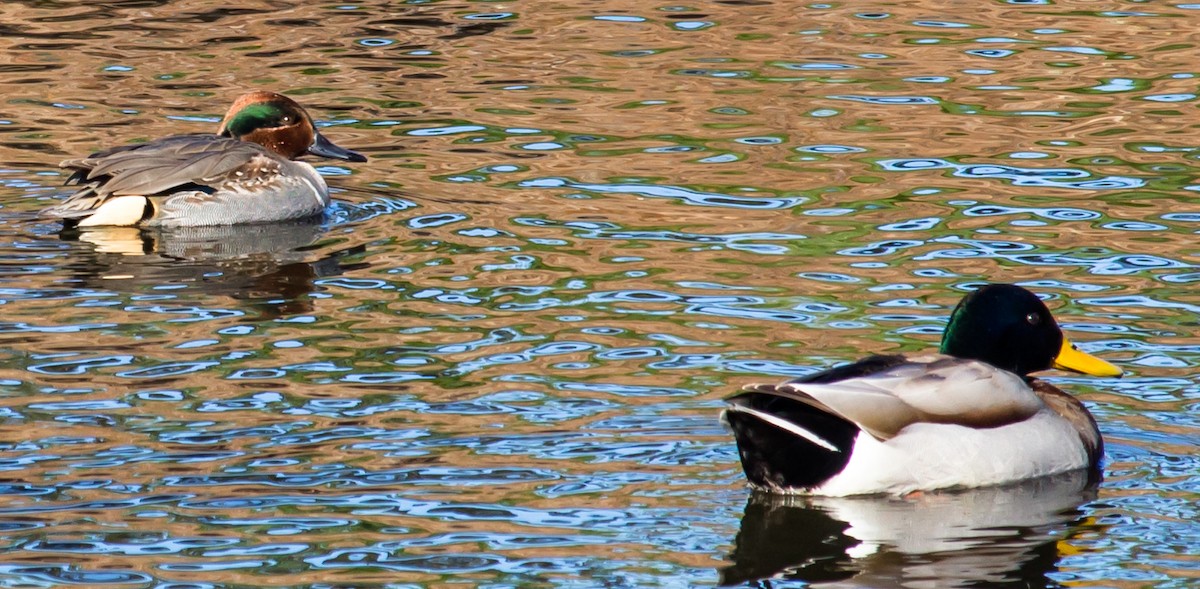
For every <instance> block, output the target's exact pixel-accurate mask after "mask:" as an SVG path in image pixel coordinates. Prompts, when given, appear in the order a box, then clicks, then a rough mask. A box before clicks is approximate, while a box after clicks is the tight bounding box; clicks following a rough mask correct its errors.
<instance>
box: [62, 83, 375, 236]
mask: <svg viewBox="0 0 1200 589" xmlns="http://www.w3.org/2000/svg"><path fill="white" fill-rule="evenodd" d="M302 155H316V156H321V157H328V158H335V159H341V160H348V161H352V162H365V161H367V158H366V157H364V156H363V155H362V154H359V153H357V152H354V151H350V150H348V149H344V148H341V147H338V146H337V145H334V144H333V143H331V142H330V141H329V140H328V139H326V138H325V137H324V136H323V135H321V134H320V133H319V132H317V129H316V127H315V126H314V125H313V122H312V117H310V116H308V113H307V112H305V110H304V108H303V107H301V106H300V105H299V104H297V103H296V101H294V100H292V99H291V98H288V97H286V96H283V95H282V94H276V93H274V92H262V91H259V92H251V93H249V94H244V95H242V96H241V97H239V98H238V99H237V100H236V101H234V103H233V105H232V106H231V107H229V112H228V113H227V114H226V115H225V118H224V120H223V121H222V122H221V127H220V128H219V129H218V130H217V133H216V134H195V135H175V136H171V137H164V138H162V139H157V140H154V141H150V142H148V143H141V144H138V145H125V146H121V147H115V148H112V149H107V150H104V151H100V152H97V153H93V154H92V155H90V156H88V157H85V158H80V159H69V160H66V161H64V162H62V163H61V164H60V166H62V167H64V168H66V169H68V170H70V171H71V176H70V177H69V178H68V179H67V185H78V186H80V188H79V189H78V190H77V191H76V192H75V193H74V194H72V195H70V196H68V197H67V198H66V200H64V201H63V202H61V203H59V204H57V205H55V206H52V207H50V208H48V209H46V210H44V211H42V216H43V217H46V218H53V219H62V221H63V224H64V226H66V227H74V226H79V227H90V226H99V225H117V226H128V225H138V226H143V227H199V226H212V225H236V224H243V223H266V222H274V221H288V220H293V219H301V218H307V217H313V216H316V215H319V214H320V213H322V212H323V211H324V210H325V207H327V206H328V205H329V187H328V186H326V184H325V180H324V179H323V178H321V175H320V174H318V173H317V170H316V169H314V168H313V167H312V166H310V165H308V164H306V163H304V162H298V161H294V160H295V158H298V157H300V156H302Z"/></svg>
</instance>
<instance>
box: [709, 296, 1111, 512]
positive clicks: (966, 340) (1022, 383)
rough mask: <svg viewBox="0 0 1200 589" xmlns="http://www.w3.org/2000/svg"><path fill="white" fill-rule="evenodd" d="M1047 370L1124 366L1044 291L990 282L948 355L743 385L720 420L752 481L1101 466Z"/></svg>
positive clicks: (895, 484) (901, 484)
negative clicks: (1090, 348) (1061, 320)
mask: <svg viewBox="0 0 1200 589" xmlns="http://www.w3.org/2000/svg"><path fill="white" fill-rule="evenodd" d="M1049 368H1058V369H1062V370H1071V371H1075V372H1081V373H1084V374H1091V375H1095V376H1120V375H1121V370H1120V369H1119V368H1117V367H1116V366H1113V365H1112V364H1109V363H1108V362H1105V361H1103V360H1100V359H1099V358H1096V357H1093V356H1091V355H1088V354H1085V353H1083V352H1081V351H1079V350H1078V349H1076V348H1075V346H1074V345H1072V344H1071V342H1070V341H1068V340H1067V338H1066V337H1065V336H1064V335H1063V333H1062V331H1061V330H1060V329H1059V327H1058V323H1057V322H1055V320H1054V317H1053V316H1052V315H1051V314H1050V311H1049V309H1047V308H1046V305H1045V304H1043V303H1042V301H1041V300H1039V299H1038V298H1037V296H1036V295H1034V294H1033V293H1031V292H1029V291H1028V290H1025V289H1024V288H1021V287H1019V286H1014V285H1010V284H993V285H988V286H985V287H983V288H980V289H979V290H976V291H974V292H972V293H970V294H968V295H967V296H966V297H965V298H963V300H962V301H961V302H960V303H959V304H958V306H957V307H955V309H954V312H953V313H952V314H951V315H950V321H949V323H948V324H947V326H946V331H945V333H944V334H943V336H942V345H941V349H940V353H938V354H928V355H923V356H913V357H905V356H900V355H888V356H871V357H868V358H865V359H863V360H859V361H858V362H854V363H852V364H848V365H844V366H838V367H836V368H832V369H829V370H825V371H822V372H818V373H816V374H812V375H809V376H806V377H803V378H798V379H795V380H791V381H788V382H785V383H782V384H777V385H767V384H754V385H749V386H747V387H745V389H744V392H742V393H741V394H738V395H736V396H733V397H731V398H730V399H729V400H728V403H729V405H728V407H727V408H726V409H725V411H724V412H723V413H722V420H723V421H724V422H725V423H726V424H728V426H729V427H730V428H731V429H732V430H733V434H734V436H735V437H736V439H737V446H738V453H739V455H740V457H741V460H742V467H743V469H744V470H745V472H746V477H747V478H748V479H749V480H750V484H751V485H752V486H753V487H755V488H757V489H762V490H766V491H771V492H780V493H814V494H820V495H833V496H844V495H860V494H872V493H891V494H897V495H903V494H906V493H909V492H912V491H919V490H929V489H941V488H950V487H982V486H988V485H997V484H1002V483H1007V482H1013V481H1019V480H1024V479H1031V478H1036V477H1041V476H1048V475H1052V474H1057V473H1063V472H1069V471H1073V470H1078V469H1092V471H1094V472H1098V469H1099V463H1100V458H1101V456H1102V454H1103V440H1102V439H1101V437H1100V430H1099V429H1098V428H1097V427H1096V421H1095V420H1094V419H1093V418H1092V415H1091V414H1090V413H1088V411H1087V409H1086V408H1085V407H1084V406H1083V404H1082V403H1080V402H1079V401H1078V400H1076V399H1075V398H1074V397H1072V396H1070V395H1068V394H1067V393H1064V392H1063V391H1061V390H1059V389H1057V388H1055V387H1054V386H1052V385H1050V384H1048V383H1046V382H1044V381H1041V380H1038V379H1036V378H1033V377H1030V376H1029V374H1030V373H1031V372H1037V371H1040V370H1047V369H1049Z"/></svg>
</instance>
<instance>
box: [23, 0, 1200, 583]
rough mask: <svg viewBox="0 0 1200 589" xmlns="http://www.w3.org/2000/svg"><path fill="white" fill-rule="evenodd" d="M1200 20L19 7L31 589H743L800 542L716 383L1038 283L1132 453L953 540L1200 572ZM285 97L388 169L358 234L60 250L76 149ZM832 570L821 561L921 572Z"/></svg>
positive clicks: (1065, 572)
mask: <svg viewBox="0 0 1200 589" xmlns="http://www.w3.org/2000/svg"><path fill="white" fill-rule="evenodd" d="M1101 8H1102V9H1103V10H1101ZM1194 12H1195V9H1194V7H1191V6H1190V5H1186V4H1181V5H1174V6H1166V5H1158V4H1153V5H1152V4H1144V3H1133V2H1130V3H1117V4H1115V5H1112V6H1104V7H1097V6H1094V5H1093V4H1092V3H1082V2H1060V3H1057V4H1048V3H1036V4H1035V3H1003V2H989V3H986V4H977V5H975V6H973V7H972V9H971V10H969V11H965V10H963V9H962V7H961V5H960V4H957V3H949V2H943V3H936V2H909V3H898V4H897V3H892V4H887V5H883V4H866V5H864V4H860V3H846V4H838V3H806V4H797V3H791V2H769V1H763V0H753V1H750V0H747V1H736V0H726V1H705V2H701V3H693V4H671V3H658V4H646V3H644V2H627V1H625V2H622V1H605V2H594V3H585V4H579V3H550V2H535V1H512V2H429V3H418V2H412V3H383V2H354V3H351V2H347V3H343V4H337V3H331V4H302V5H296V3H268V2H252V3H249V4H246V3H243V4H237V5H232V4H228V3H220V2H202V1H184V2H144V1H136V2H133V1H130V2H105V3H102V4H96V3H73V2H25V3H7V4H4V5H0V17H2V18H0V22H3V23H4V25H3V26H4V28H3V31H4V32H5V34H4V35H3V36H0V51H2V55H3V56H4V58H5V59H4V63H3V64H0V89H2V90H3V94H4V97H5V98H4V99H3V100H2V101H0V205H2V206H3V210H0V234H2V236H0V309H2V310H3V312H4V313H3V315H2V316H0V399H2V402H0V419H2V420H3V421H2V423H3V429H0V450H3V454H2V455H0V469H2V472H0V530H4V533H3V534H2V536H3V538H4V542H3V544H0V546H2V548H0V551H2V554H0V585H2V586H21V584H22V583H24V584H25V585H29V584H42V585H61V584H66V583H69V582H75V583H77V584H81V585H84V586H101V585H109V584H113V585H122V584H123V585H127V586H160V587H169V586H172V585H170V583H181V584H186V583H191V585H176V586H228V587H236V586H259V585H265V586H284V585H287V586H308V587H319V586H356V587H362V586H385V585H387V584H391V585H389V586H401V585H400V584H409V585H415V586H442V585H447V584H450V583H455V582H458V583H466V584H476V585H483V586H512V585H523V586H551V585H553V586H558V585H572V586H588V587H591V586H620V587H649V586H671V587H678V586H696V585H714V584H717V583H718V582H719V580H720V579H719V576H718V570H722V569H727V568H728V567H730V566H733V565H734V564H736V562H735V561H737V560H738V558H739V557H738V556H737V555H735V554H734V552H735V551H734V545H735V538H737V537H738V534H739V530H740V531H741V533H742V534H746V533H747V531H748V530H750V531H756V530H757V531H761V532H764V534H768V535H769V534H770V533H772V530H771V529H769V526H767V525H766V524H761V525H760V524H759V523H755V522H754V521H750V522H747V521H745V520H743V516H744V515H745V514H744V513H743V512H742V508H743V506H744V505H746V501H747V497H748V492H747V491H746V489H745V488H744V486H743V481H742V478H741V475H740V472H739V468H738V465H737V458H736V454H735V452H734V450H733V443H732V439H731V438H730V437H729V435H728V434H726V433H725V432H723V431H722V430H721V429H720V427H719V425H718V423H717V421H716V418H715V416H716V413H717V412H718V411H719V407H720V405H721V403H720V399H721V397H722V396H724V395H725V394H727V393H728V392H730V391H733V390H735V389H736V387H737V386H738V385H740V384H743V383H745V382H750V381H755V380H761V379H763V378H764V377H766V378H783V377H785V376H788V375H794V374H800V373H805V372H807V371H810V370H815V369H817V368H822V367H826V366H828V365H831V364H833V363H837V362H842V361H846V360H849V359H853V358H856V357H858V356H860V355H862V354H865V353H867V352H904V351H912V350H917V349H923V348H926V347H928V346H930V345H932V343H933V342H934V341H936V340H937V337H938V333H939V331H940V328H941V325H942V322H943V321H944V318H945V316H946V315H947V314H948V312H949V309H950V306H951V305H953V304H954V303H955V302H956V301H957V300H958V299H959V298H960V296H961V291H963V290H965V289H967V288H970V287H971V286H973V285H974V284H976V283H977V282H980V281H983V280H1005V281H1016V282H1021V283H1023V284H1025V285H1027V286H1029V287H1031V288H1034V289H1035V290H1038V291H1039V292H1042V293H1045V294H1046V295H1047V296H1048V297H1050V299H1051V300H1050V305H1051V307H1052V308H1053V309H1054V311H1055V313H1056V315H1057V316H1059V317H1060V318H1062V319H1063V321H1064V323H1065V327H1066V328H1067V330H1068V331H1070V332H1071V337H1072V339H1073V340H1076V341H1079V342H1081V343H1082V344H1083V345H1084V347H1086V348H1087V349H1088V350H1090V351H1093V352H1097V353H1099V354H1100V355H1102V356H1104V357H1106V358H1107V359H1111V360H1114V361H1117V362H1118V363H1120V364H1121V365H1122V367H1123V368H1126V369H1127V370H1128V371H1129V372H1130V376H1129V377H1127V378H1125V379H1123V380H1120V381H1116V380H1098V379H1076V378H1058V379H1056V382H1059V383H1061V384H1062V385H1063V386H1064V387H1066V388H1069V389H1070V390H1072V391H1075V392H1077V393H1079V394H1080V396H1081V397H1082V398H1083V399H1084V400H1085V401H1086V402H1088V403H1089V406H1090V407H1092V409H1093V411H1094V412H1095V413H1096V415H1097V417H1098V419H1099V421H1100V422H1101V424H1102V430H1103V431H1104V434H1105V436H1106V439H1107V441H1108V459H1109V462H1108V468H1107V480H1106V482H1105V483H1104V484H1103V485H1102V486H1101V487H1100V489H1099V490H1098V495H1099V498H1098V499H1097V500H1095V501H1088V500H1087V499H1088V498H1084V497H1081V498H1079V500H1080V501H1084V503H1083V504H1082V505H1081V506H1079V507H1078V509H1079V512H1080V515H1078V517H1075V515H1074V514H1073V512H1071V514H1072V515H1071V518H1070V519H1069V521H1068V518H1065V517H1060V516H1061V514H1063V513H1067V512H1068V511H1069V510H1067V511H1058V510H1049V511H1048V512H1047V513H1049V515H1048V516H1047V519H1046V520H1045V521H1044V522H1041V524H1039V525H1037V526H1033V525H1029V524H1028V523H1027V522H1026V523H1023V522H1021V521H1017V520H1015V519H1014V520H1013V521H1010V522H1007V523H1008V527H1011V528H1013V529H1015V530H1016V531H1015V532H1014V534H1015V536H1004V537H1003V538H1002V539H999V540H997V539H994V538H993V539H991V540H989V539H987V538H986V537H985V538H984V539H982V540H978V542H979V544H977V545H973V548H972V547H967V548H964V549H963V550H961V551H959V552H962V553H963V554H962V556H965V557H966V558H968V559H969V558H972V557H975V556H979V555H980V554H981V553H982V554H992V553H1004V550H1005V547H1012V546H1026V545H1027V544H1028V545H1030V546H1034V547H1035V549H1036V550H1035V552H1037V554H1038V555H1040V556H1038V557H1037V558H1035V559H1034V561H1031V562H1035V564H1036V566H1032V568H1031V569H1030V570H1032V571H1033V572H1032V574H1024V573H1021V574H1019V575H1018V576H1019V577H1021V578H1022V579H1028V578H1035V579H1039V580H1040V582H1041V581H1044V582H1045V584H1056V583H1057V584H1063V585H1066V584H1071V585H1081V586H1092V585H1102V586H1125V585H1138V586H1142V585H1147V584H1155V585H1156V586H1165V587H1172V586H1177V587H1183V586H1186V583H1187V579H1188V577H1189V576H1192V575H1194V569H1195V567H1194V566H1193V563H1192V562H1191V560H1190V559H1188V558H1186V557H1184V556H1176V554H1175V553H1176V552H1177V551H1176V547H1178V546H1189V545H1193V544H1195V543H1196V542H1197V541H1198V540H1200V538H1198V537H1197V534H1196V530H1195V529H1194V526H1193V525H1191V523H1190V522H1193V521H1195V519H1196V517H1197V514H1196V509H1195V505H1194V500H1193V499H1194V495H1195V494H1196V492H1197V491H1200V480H1198V479H1197V476H1196V474H1195V473H1196V472H1197V462H1196V458H1195V454H1196V453H1195V452H1194V448H1195V437H1196V432H1197V422H1196V419H1195V417H1194V416H1195V414H1196V411H1195V410H1196V401H1195V399H1196V397H1197V394H1198V393H1197V387H1196V384H1195V382H1194V378H1193V373H1194V372H1195V366H1196V365H1197V349H1196V347H1195V345H1194V336H1193V334H1194V331H1195V329H1194V327H1195V314H1196V311H1197V309H1198V307H1197V306H1196V305H1197V304H1198V303H1200V301H1198V300H1197V297H1196V296H1195V294H1194V293H1193V290H1194V289H1193V288H1192V284H1193V283H1194V282H1195V281H1196V280H1197V279H1200V273H1198V272H1197V270H1196V268H1195V263H1196V261H1195V260H1196V248H1195V234H1196V232H1197V227H1196V224H1197V223H1198V222H1200V211H1197V209H1196V206H1195V199H1194V198H1193V197H1192V194H1193V192H1194V191H1195V190H1196V185H1195V180H1194V177H1195V172H1194V168H1195V166H1194V163H1193V162H1194V160H1195V155H1194V152H1195V147H1194V145H1193V142H1192V141H1191V140H1189V137H1190V127H1191V123H1190V121H1191V119H1192V118H1194V117H1195V116H1196V109H1195V104H1196V101H1197V96H1196V93H1195V87H1196V79H1197V78H1196V76H1197V72H1196V70H1195V66H1194V61H1195V60H1194V51H1193V50H1192V48H1191V47H1190V45H1188V44H1187V41H1186V39H1188V38H1190V35H1191V27H1190V23H1191V22H1192V21H1193V20H1194V17H1193V14H1192V13H1194ZM249 88H265V89H271V90H276V91H281V92H286V93H288V94H290V95H292V96H294V97H295V98H296V99H297V100H299V101H300V102H302V103H303V104H304V105H305V106H306V107H308V109H309V110H310V112H311V113H312V114H313V115H314V116H315V117H316V118H317V119H318V120H319V122H320V123H321V124H324V125H329V126H331V127H333V128H327V129H325V131H324V132H326V133H327V134H328V135H329V136H330V137H331V138H333V139H334V140H335V141H336V142H337V143H338V144H339V145H344V146H346V147H349V148H353V149H355V150H360V151H363V152H364V153H366V154H367V155H369V156H370V157H371V161H370V162H369V163H368V164H363V165H326V164H327V163H328V162H320V164H321V165H322V166H323V167H321V168H320V169H321V170H322V172H323V173H324V174H326V177H327V180H328V181H329V184H330V185H331V187H332V188H333V189H334V190H335V192H336V193H335V199H336V200H337V203H336V204H335V206H334V207H333V209H332V210H331V211H330V215H329V218H328V219H326V220H325V221H324V222H323V223H322V224H320V225H317V226H310V227H304V228H299V229H297V228H295V227H291V228H288V227H275V228H264V229H262V230H261V231H259V230H255V232H254V233H238V234H236V235H232V236H231V235H215V236H214V235H209V236H181V235H170V234H143V233H141V232H133V233H129V232H117V233H114V232H109V231H101V232H89V233H87V234H81V235H60V234H59V228H58V226H57V225H56V224H53V223H45V222H42V221H39V220H36V219H35V218H34V214H35V212H36V211H37V210H39V209H40V208H43V207H44V206H46V205H47V204H48V203H50V202H53V201H54V199H57V198H60V197H61V196H62V195H63V194H64V193H65V191H64V190H63V189H62V188H61V187H60V186H59V185H60V184H61V182H62V180H63V179H64V177H63V176H62V175H61V173H60V172H59V170H58V169H57V168H56V167H55V165H56V163H57V162H58V161H59V160H61V159H63V158H65V157H67V156H74V155H78V154H81V153H86V152H88V151H90V150H94V149H97V148H100V147H104V146H111V145H119V144H124V143H129V142H133V141H139V140H145V139H149V138H153V137H158V136H163V135H168V134H173V133H190V132H207V131H212V130H213V129H215V127H216V126H217V124H218V121H219V118H220V116H221V114H222V113H223V112H224V111H225V109H226V108H227V106H228V103H229V101H230V100H232V98H233V97H235V96H236V95H238V94H239V93H241V92H243V91H245V90H246V89H249ZM1039 501H1040V499H1039ZM1035 502H1036V501H1035ZM1055 505H1056V506H1057V504H1055ZM1063 507H1064V509H1067V507H1069V506H1066V505H1064V506H1063ZM794 509H796V508H794ZM1056 509H1057V508H1056ZM802 515H803V516H805V517H813V518H820V517H828V513H827V510H826V511H823V510H821V509H812V510H810V511H806V512H802ZM847 517H849V516H847ZM926 519H929V518H926ZM822 521H824V520H822ZM837 521H845V519H839V520H837ZM755 526H759V527H757V528H756V527H755ZM972 526H974V524H969V523H968V524H966V525H965V527H966V528H968V530H967V532H971V531H978V530H977V528H978V526H975V527H972ZM987 526H989V527H993V526H1000V527H1005V522H1003V521H1000V522H989V523H988V524H987ZM967 535H968V536H970V537H975V535H974V534H967ZM939 537H940V536H939ZM1047 538H1051V539H1054V540H1053V542H1054V544H1053V545H1048V544H1047V542H1048V541H1049V540H1048V539H1047ZM831 546H832V548H833V549H836V550H841V548H840V547H839V546H840V545H831V544H829V543H825V544H822V545H821V546H819V547H816V548H813V552H812V553H811V554H810V553H801V554H795V553H791V554H788V555H787V556H788V558H793V557H795V558H799V559H803V558H805V557H809V558H811V559H815V560H819V559H823V558H831V559H832V561H831V562H837V563H841V564H839V566H841V567H844V568H845V569H846V570H844V571H842V572H845V573H848V574H851V575H859V576H858V577H857V578H859V579H863V578H871V579H877V578H878V579H885V578H886V579H893V580H897V582H898V580H899V579H902V578H904V577H903V574H904V573H903V571H902V570H901V571H900V572H897V571H896V570H895V569H888V568H886V567H877V566H875V564H873V563H875V562H877V561H878V559H877V560H876V561H868V560H861V559H859V560H855V559H854V558H853V556H854V555H852V554H849V553H846V554H845V557H844V558H843V557H842V556H841V554H842V553H844V552H845V551H844V550H842V551H841V552H838V553H837V554H833V555H832V556H831V555H830V554H829V553H828V551H829V550H830V549H831ZM1046 546H1051V547H1052V548H1053V550H1050V549H1048V548H1046ZM956 550H958V549H957V548H956ZM802 552H803V551H802ZM897 554H900V557H901V560H902V561H903V563H902V564H904V563H908V564H911V561H910V560H906V559H908V556H905V555H906V554H907V555H910V556H911V553H903V554H901V553H898V552H896V551H890V552H889V551H888V550H882V551H880V552H879V553H877V555H876V556H880V557H887V556H889V555H892V556H896V555H897ZM956 554H957V553H956ZM1047 555H1049V556H1047ZM1134 555H1136V558H1135V556H1134ZM815 560H814V561H815ZM918 560H919V559H918ZM1135 561H1136V562H1138V563H1139V564H1138V565H1137V567H1132V566H1130V565H1129V563H1131V562H1135ZM790 562H791V563H793V564H794V562H795V561H790ZM1023 562H1024V561H1023ZM785 564H787V563H785ZM868 569H869V570H868ZM880 571H882V572H880ZM888 571H891V572H890V573H889V572H888ZM769 572H770V571H769ZM776 572H777V571H776ZM860 573H864V574H861V575H860ZM870 575H883V576H880V577H876V576H870ZM810 580H811V579H810ZM797 582H799V581H797ZM879 582H881V583H882V582H883V581H879ZM780 583H784V584H786V583H787V582H786V581H780ZM206 584H207V585H206ZM405 586H408V585H405Z"/></svg>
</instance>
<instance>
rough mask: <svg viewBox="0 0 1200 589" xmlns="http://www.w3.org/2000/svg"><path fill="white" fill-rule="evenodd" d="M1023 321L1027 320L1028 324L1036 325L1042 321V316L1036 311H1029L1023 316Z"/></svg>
mask: <svg viewBox="0 0 1200 589" xmlns="http://www.w3.org/2000/svg"><path fill="white" fill-rule="evenodd" d="M1025 321H1027V322H1028V323H1029V324H1030V325H1037V324H1039V323H1041V322H1042V316H1041V315H1038V314H1037V313H1030V314H1028V315H1026V316H1025Z"/></svg>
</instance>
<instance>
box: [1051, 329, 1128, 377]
mask: <svg viewBox="0 0 1200 589" xmlns="http://www.w3.org/2000/svg"><path fill="white" fill-rule="evenodd" d="M1054 367H1055V368H1057V369H1059V370H1070V371H1071V372H1082V373H1083V374H1090V375H1092V376H1121V369H1120V368H1117V367H1116V366H1113V365H1112V364H1109V363H1108V362H1105V361H1104V360H1101V359H1099V358H1097V357H1095V356H1093V355H1091V354H1087V353H1084V352H1080V351H1079V350H1078V349H1076V348H1075V344H1072V343H1071V341H1070V340H1068V339H1067V338H1065V337H1064V338H1063V343H1062V349H1061V350H1059V351H1058V357H1057V358H1055V359H1054Z"/></svg>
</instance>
